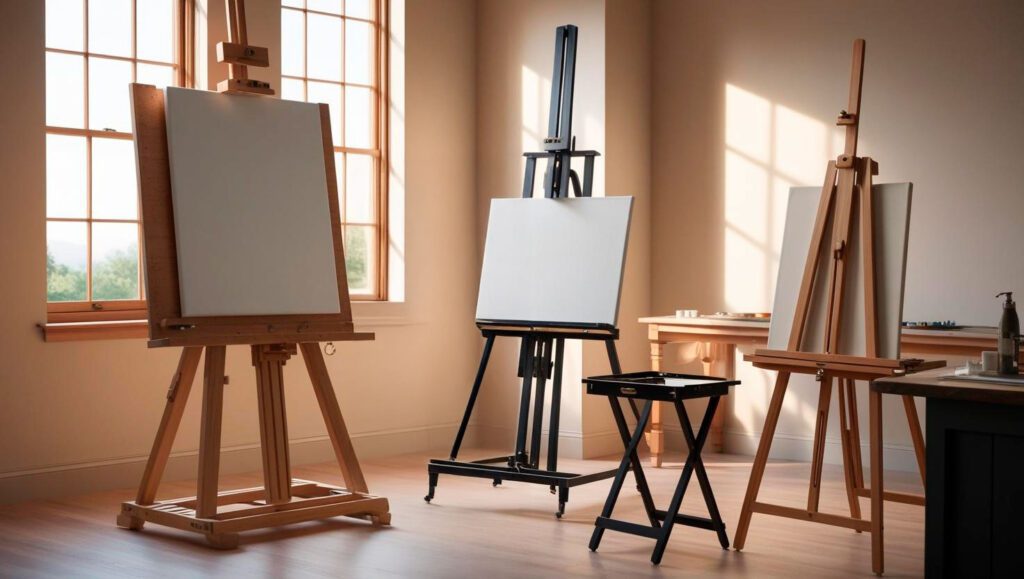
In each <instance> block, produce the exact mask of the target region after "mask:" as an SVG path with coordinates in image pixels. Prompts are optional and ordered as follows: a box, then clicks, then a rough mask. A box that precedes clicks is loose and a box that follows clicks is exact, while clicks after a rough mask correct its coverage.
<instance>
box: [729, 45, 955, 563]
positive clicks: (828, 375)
mask: <svg viewBox="0 0 1024 579" xmlns="http://www.w3.org/2000/svg"><path fill="white" fill-rule="evenodd" d="M863 64H864V41H863V40H857V41H855V43H854V54H853V72H852V77H851V82H850V100H849V107H848V109H847V110H845V111H842V113H841V114H840V116H839V118H838V120H837V123H836V124H837V125H839V126H842V127H845V129H846V142H845V148H844V151H843V153H842V154H841V155H840V156H839V157H838V158H837V159H836V160H835V161H830V162H829V164H828V169H827V171H826V175H825V183H824V185H823V187H822V191H821V197H820V200H819V203H818V210H817V214H816V216H815V221H814V228H813V232H812V234H811V239H810V247H809V248H808V250H807V259H806V261H805V263H804V270H803V277H802V280H801V283H800V289H799V293H798V297H797V301H796V309H795V313H794V316H793V325H792V327H791V329H790V333H789V340H788V345H787V348H786V349H785V350H769V349H759V350H756V351H755V352H754V354H753V355H752V356H748V357H746V360H748V361H750V362H752V363H753V365H754V366H755V367H758V368H765V369H769V370H776V371H778V378H777V380H776V383H775V389H774V391H773V392H772V398H771V402H770V403H769V407H768V412H767V415H766V417H765V424H764V429H763V430H762V432H761V440H760V443H759V444H758V448H757V453H756V455H755V458H754V463H753V467H752V470H751V474H750V482H749V484H748V486H747V492H746V495H745V497H744V499H743V507H742V510H741V511H740V519H739V523H738V525H737V528H736V536H735V540H734V545H735V547H736V549H737V550H740V549H742V548H743V546H744V544H745V542H746V537H747V531H748V529H749V526H750V520H751V517H752V515H753V513H761V514H765V515H774V516H781V517H787V518H793V519H798V520H803V521H810V522H815V523H821V524H825V525H831V526H838V527H845V528H849V529H853V530H855V531H857V532H870V533H871V535H872V536H871V552H872V569H873V571H874V572H875V573H879V574H880V573H882V571H883V569H884V564H883V557H884V553H883V536H882V533H883V526H882V504H883V500H896V501H900V502H905V503H911V504H922V505H923V504H924V499H923V497H920V496H916V495H909V494H905V493H883V492H882V461H881V445H882V440H881V434H880V433H881V420H882V416H881V410H882V401H881V394H879V393H877V392H871V393H870V404H869V407H870V439H871V440H870V444H871V450H872V452H871V459H872V460H871V488H870V489H867V488H864V483H863V474H862V473H861V469H860V448H859V445H860V438H859V432H858V430H859V425H858V424H857V414H856V393H855V388H854V384H855V380H868V381H870V380H873V379H875V378H880V377H883V376H892V375H896V374H903V373H908V372H913V371H920V370H923V369H926V368H935V367H939V366H943V365H945V363H944V362H938V361H936V362H924V361H923V360H916V359H889V358H884V357H880V355H879V354H880V348H879V341H880V337H879V331H880V329H879V305H878V303H877V300H878V292H879V283H880V282H879V281H878V279H877V278H876V273H877V271H876V253H877V252H878V251H879V250H878V249H877V248H876V244H877V239H878V237H876V229H875V218H876V210H875V208H874V204H875V203H876V202H877V200H875V199H873V197H875V195H874V194H873V190H872V185H873V183H872V181H873V176H874V175H877V174H878V163H876V162H875V161H874V160H872V159H870V158H868V157H857V132H858V126H859V122H860V98H861V87H862V83H863ZM908 199H909V198H908ZM908 204H909V200H908ZM908 206H909V205H908ZM857 207H859V221H860V231H859V239H860V246H861V247H860V251H861V258H862V260H863V261H862V264H863V280H862V281H863V286H864V287H863V289H864V318H863V319H861V320H855V319H847V318H849V315H847V314H845V312H844V301H845V300H846V299H847V298H848V297H849V296H847V293H848V290H849V289H852V287H850V288H848V287H847V283H846V281H847V276H848V275H849V274H850V272H851V270H852V268H854V267H855V266H856V264H855V263H852V262H851V260H850V259H849V256H850V254H851V252H852V250H853V247H852V246H851V234H852V233H853V223H854V221H855V218H856V217H858V215H856V213H855V211H854V209H855V208H857ZM829 223H831V231H829V230H828V229H829V228H828V227H827V225H828V224H829ZM788 226H789V224H787V227H788ZM824 256H828V257H827V258H826V257H824ZM825 259H827V260H828V261H825ZM822 274H824V275H823V277H824V279H821V277H822ZM816 284H824V285H823V286H817V287H818V288H819V289H824V294H823V299H825V300H826V304H827V305H826V309H825V316H824V333H823V337H824V344H814V345H808V344H807V343H806V339H805V338H806V337H807V336H808V334H809V333H810V331H811V329H810V328H809V324H810V320H811V316H810V312H811V310H812V307H813V304H812V301H813V300H814V299H815V287H816ZM898 322H899V321H898V320H896V323H897V324H898ZM857 323H861V324H863V325H864V337H865V355H864V356H853V355H845V354H843V353H842V352H845V351H846V350H845V349H844V345H843V344H841V337H842V336H843V335H844V332H843V328H844V326H846V325H849V324H857ZM896 342H897V344H898V339H897V340H896ZM819 348H820V349H819ZM793 373H801V374H812V375H815V377H816V378H817V380H818V381H819V382H821V386H820V392H819V397H818V411H817V421H816V425H815V432H814V444H813V450H812V463H811V477H810V485H809V489H808V496H807V505H806V508H805V509H800V508H793V507H787V506H782V505H774V504H769V503H764V502H760V501H758V500H757V495H758V491H759V489H760V486H761V480H762V477H763V476H764V470H765V466H766V465H767V461H768V453H769V451H770V449H771V443H772V438H773V436H774V434H775V427H776V425H777V424H778V420H779V415H780V413H781V411H782V403H783V398H784V397H785V394H786V388H787V386H788V384H789V378H790V375H791V374H793ZM833 381H835V382H836V384H837V386H838V387H839V410H840V426H841V430H842V433H841V434H842V436H841V442H842V448H843V466H844V475H845V482H846V488H847V497H848V500H849V505H850V516H849V517H846V516H841V515H835V514H829V513H822V512H821V511H820V510H819V498H820V492H821V474H822V465H823V461H824V450H825V429H826V425H827V421H828V413H829V406H830V401H831V397H832V384H833ZM904 403H905V404H907V415H908V419H909V422H910V427H911V432H912V435H913V436H914V438H915V442H916V441H917V440H918V439H919V437H920V424H919V423H918V422H917V415H916V410H915V409H914V407H913V399H912V398H905V399H904ZM848 413H849V416H847V414H848ZM922 446H923V445H922ZM919 456H920V454H919ZM859 496H870V497H871V518H870V520H865V519H862V518H861V512H860V505H859V502H858V497H859Z"/></svg>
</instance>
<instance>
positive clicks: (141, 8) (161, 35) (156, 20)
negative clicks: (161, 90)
mask: <svg viewBox="0 0 1024 579" xmlns="http://www.w3.org/2000/svg"><path fill="white" fill-rule="evenodd" d="M95 1H96V0H90V2H95ZM135 11H136V14H135V26H136V29H137V32H136V34H135V42H136V46H135V55H136V57H137V58H142V59H145V60H159V61H160V62H174V31H175V28H176V26H175V25H174V2H173V1H172V0H136V2H135Z"/></svg>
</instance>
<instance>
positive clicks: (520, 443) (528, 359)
mask: <svg viewBox="0 0 1024 579" xmlns="http://www.w3.org/2000/svg"><path fill="white" fill-rule="evenodd" d="M537 344H538V341H537V340H536V339H534V338H533V337H530V336H527V337H524V338H523V342H522V346H521V347H522V350H521V351H522V353H523V355H522V356H520V357H521V358H522V359H523V363H522V366H521V368H520V369H521V370H522V372H523V387H522V392H521V394H520V397H519V423H518V427H517V429H516V450H515V457H514V462H516V463H523V464H526V463H528V462H529V460H530V459H529V457H528V456H527V455H526V431H527V430H528V428H529V422H530V398H531V394H532V393H533V368H534V363H535V361H536V350H537ZM509 466H514V465H512V464H510V465H509Z"/></svg>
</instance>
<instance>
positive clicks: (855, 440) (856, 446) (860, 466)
mask: <svg viewBox="0 0 1024 579" xmlns="http://www.w3.org/2000/svg"><path fill="white" fill-rule="evenodd" d="M846 399H847V400H848V401H849V403H850V441H851V442H852V444H851V446H850V450H851V451H852V452H851V455H852V456H853V467H854V469H853V479H854V481H855V482H856V483H857V484H856V486H857V488H858V489H862V488H864V462H863V458H862V456H861V453H860V419H859V414H860V411H859V410H857V382H856V381H855V380H853V379H850V380H847V381H846Z"/></svg>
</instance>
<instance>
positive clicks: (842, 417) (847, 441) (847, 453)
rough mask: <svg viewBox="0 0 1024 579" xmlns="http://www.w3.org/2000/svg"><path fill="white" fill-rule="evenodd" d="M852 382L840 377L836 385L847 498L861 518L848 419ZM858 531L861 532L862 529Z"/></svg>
mask: <svg viewBox="0 0 1024 579" xmlns="http://www.w3.org/2000/svg"><path fill="white" fill-rule="evenodd" d="M850 382H851V380H849V379H848V378H840V379H839V383H838V384H837V385H836V388H837V393H838V394H839V440H840V442H841V443H842V449H843V478H844V480H845V481H846V498H847V500H848V501H849V503H850V516H851V517H853V518H855V519H859V518H860V500H859V499H858V498H857V480H856V475H855V472H856V467H855V466H854V453H853V445H854V444H856V442H855V441H854V440H853V437H852V436H851V432H850V428H849V420H848V419H847V400H846V393H847V388H846V386H847V384H849V383H850ZM856 403H857V401H856V400H853V401H852V404H856ZM857 532H858V533H859V532H860V531H857Z"/></svg>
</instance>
